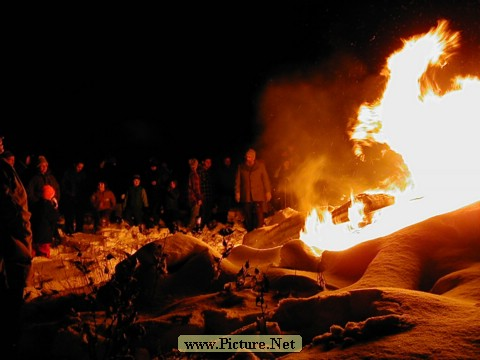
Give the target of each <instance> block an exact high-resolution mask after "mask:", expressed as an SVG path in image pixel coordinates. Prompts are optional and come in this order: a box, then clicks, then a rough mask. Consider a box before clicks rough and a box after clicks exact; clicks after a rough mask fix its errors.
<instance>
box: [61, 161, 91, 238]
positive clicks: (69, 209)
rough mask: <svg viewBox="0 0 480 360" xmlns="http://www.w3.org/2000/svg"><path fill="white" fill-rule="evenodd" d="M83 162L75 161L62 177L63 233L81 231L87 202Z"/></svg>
mask: <svg viewBox="0 0 480 360" xmlns="http://www.w3.org/2000/svg"><path fill="white" fill-rule="evenodd" d="M84 168H85V163H84V162H83V161H76V162H75V163H74V164H73V166H72V167H70V168H68V169H67V170H66V171H65V172H64V174H63V177H62V182H61V189H62V201H61V202H60V209H61V211H62V213H63V215H64V217H65V233H67V234H73V233H76V232H82V231H83V223H84V220H85V212H86V208H87V204H88V194H87V175H86V173H85V170H84Z"/></svg>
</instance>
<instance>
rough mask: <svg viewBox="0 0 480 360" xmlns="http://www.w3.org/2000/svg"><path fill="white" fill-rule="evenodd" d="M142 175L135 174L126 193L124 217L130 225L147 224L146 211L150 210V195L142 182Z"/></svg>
mask: <svg viewBox="0 0 480 360" xmlns="http://www.w3.org/2000/svg"><path fill="white" fill-rule="evenodd" d="M140 179H141V178H140V175H134V176H133V180H132V185H131V186H130V187H129V188H128V190H127V193H126V194H125V200H124V203H123V208H124V219H125V221H127V223H128V224H129V225H131V226H132V225H134V226H139V225H144V224H145V213H146V212H147V211H148V196H147V191H146V190H145V188H144V187H143V186H142V185H141V184H140V183H141V180H140Z"/></svg>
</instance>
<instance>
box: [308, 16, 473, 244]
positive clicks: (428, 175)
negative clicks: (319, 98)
mask: <svg viewBox="0 0 480 360" xmlns="http://www.w3.org/2000/svg"><path fill="white" fill-rule="evenodd" d="M459 39H460V36H459V33H458V32H450V31H448V22H447V21H445V20H442V21H439V23H438V25H437V26H436V27H435V28H432V29H431V30H430V31H429V32H428V33H426V34H423V35H419V36H415V37H412V38H410V39H409V40H407V41H404V46H403V48H402V49H400V50H399V51H397V52H395V53H393V54H392V55H391V56H390V57H389V58H388V60H387V64H386V68H385V70H384V75H385V76H386V77H387V79H388V81H387V83H386V87H385V91H384V93H383V96H382V98H381V99H379V100H378V101H377V102H375V103H374V104H364V105H362V106H361V107H360V109H359V111H358V119H357V123H356V124H355V126H354V127H353V129H352V131H351V133H350V138H351V140H353V141H354V143H355V146H354V149H353V150H354V152H355V154H356V155H357V156H359V157H360V158H361V157H362V156H363V148H364V147H365V146H371V145H372V144H374V143H383V144H387V145H388V146H389V147H390V148H391V149H392V150H393V151H395V152H397V153H398V154H400V155H401V156H402V157H403V159H404V162H405V165H406V166H407V167H408V170H409V172H410V174H411V178H410V179H408V180H409V181H408V183H409V186H407V187H406V188H404V189H398V188H393V189H392V188H384V189H375V190H373V189H372V193H374V192H383V193H388V194H390V195H394V196H395V204H394V205H392V206H389V207H386V208H384V209H382V210H380V211H379V212H378V213H379V214H376V215H379V216H378V217H377V218H376V219H375V220H376V221H374V222H372V224H370V225H368V226H365V227H363V228H358V227H355V226H354V224H352V220H353V218H354V216H353V215H352V217H350V215H349V218H350V223H348V224H340V225H334V224H332V223H329V221H328V220H327V221H326V220H322V223H321V224H316V225H315V228H309V227H310V224H311V223H312V221H311V220H307V222H306V226H305V229H304V230H303V231H302V232H301V234H300V238H301V239H302V240H304V241H305V242H307V243H308V244H310V245H311V246H314V247H316V248H320V249H323V250H327V249H328V250H342V249H345V248H348V247H350V246H352V245H355V244H357V243H359V242H362V241H365V240H368V239H372V238H375V237H379V236H383V235H386V234H389V233H391V232H393V231H396V230H398V229H400V228H403V227H405V226H408V225H410V224H413V223H416V222H419V221H421V220H424V219H426V218H429V217H432V216H434V215H438V214H441V213H445V212H448V211H452V210H455V209H457V208H459V207H461V206H464V205H467V204H470V203H472V202H475V201H478V200H480V185H479V184H480V160H479V158H478V156H479V154H480V152H479V145H478V136H479V134H478V125H479V124H480V81H479V79H478V78H476V77H463V78H461V77H457V78H455V79H454V80H453V81H452V85H451V88H450V89H448V90H447V91H443V92H440V91H439V89H438V87H437V86H436V85H435V83H434V82H433V81H432V79H430V78H429V76H427V71H428V70H431V69H432V67H442V66H443V65H444V64H445V63H446V61H447V59H448V58H449V57H450V56H451V55H452V54H453V51H454V50H455V49H456V48H457V47H458V46H459ZM352 206H356V207H357V209H356V212H355V214H357V215H356V217H358V211H360V213H361V209H358V204H356V203H355V202H353V201H352ZM352 214H353V213H352ZM316 216H317V213H316V211H312V212H311V213H310V215H309V216H308V218H310V217H316ZM320 217H321V218H322V219H328V218H329V216H328V213H327V212H325V213H323V214H321V215H320ZM352 229H353V230H354V231H352ZM312 232H314V233H315V234H316V236H312ZM313 239H315V240H313Z"/></svg>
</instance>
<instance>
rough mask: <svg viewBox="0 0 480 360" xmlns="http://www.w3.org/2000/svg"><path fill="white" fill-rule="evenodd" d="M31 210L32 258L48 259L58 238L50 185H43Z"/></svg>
mask: <svg viewBox="0 0 480 360" xmlns="http://www.w3.org/2000/svg"><path fill="white" fill-rule="evenodd" d="M33 206H34V208H32V233H33V254H34V256H45V257H47V258H49V257H50V247H51V244H52V243H53V242H54V240H55V239H58V238H59V234H58V227H57V224H58V220H59V217H60V214H59V212H58V204H57V202H56V201H55V189H54V188H53V186H51V185H43V187H42V198H41V199H40V200H39V201H37V202H36V203H34V205H33Z"/></svg>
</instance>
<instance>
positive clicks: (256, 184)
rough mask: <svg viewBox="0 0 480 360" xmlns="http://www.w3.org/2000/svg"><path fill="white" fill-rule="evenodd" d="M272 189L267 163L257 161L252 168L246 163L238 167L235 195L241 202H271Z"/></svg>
mask: <svg viewBox="0 0 480 360" xmlns="http://www.w3.org/2000/svg"><path fill="white" fill-rule="evenodd" d="M271 192H272V188H271V184H270V177H269V176H268V173H267V169H266V167H265V163H264V162H263V161H260V160H256V161H255V163H254V164H253V165H252V166H248V165H246V164H245V163H243V164H240V165H238V168H237V174H236V178H235V194H236V196H239V198H240V202H258V201H269V200H270V199H268V196H267V194H269V195H270V196H271Z"/></svg>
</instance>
